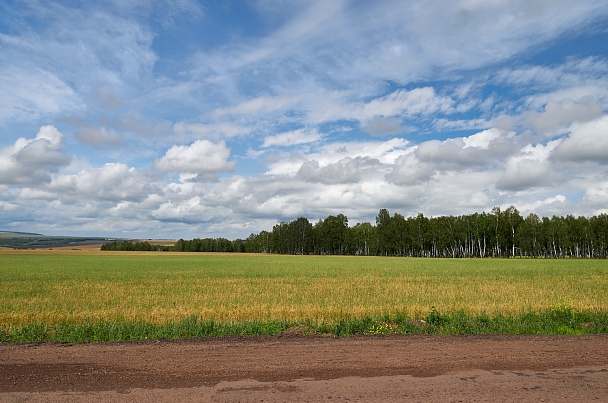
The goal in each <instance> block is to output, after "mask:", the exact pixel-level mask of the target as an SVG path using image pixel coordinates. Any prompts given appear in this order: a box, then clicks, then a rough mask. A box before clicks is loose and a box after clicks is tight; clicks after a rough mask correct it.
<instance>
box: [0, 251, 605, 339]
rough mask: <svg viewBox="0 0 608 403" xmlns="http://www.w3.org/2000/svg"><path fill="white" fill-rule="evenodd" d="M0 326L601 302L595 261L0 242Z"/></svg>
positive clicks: (600, 271) (417, 313)
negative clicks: (106, 248) (9, 245)
mask: <svg viewBox="0 0 608 403" xmlns="http://www.w3.org/2000/svg"><path fill="white" fill-rule="evenodd" d="M0 289H1V292H2V297H1V298H0V329H2V328H4V329H7V328H11V327H19V326H26V325H29V324H35V323H46V324H56V323H62V324H70V323H72V324H76V323H81V322H83V321H85V320H106V321H132V322H133V321H135V322H146V323H155V324H163V323H169V322H174V321H179V320H182V319H184V318H187V317H191V316H196V317H200V318H204V319H213V320H215V321H220V322H238V321H251V320H257V321H268V320H288V321H296V322H298V321H302V320H305V319H306V320H316V321H324V322H327V323H332V322H336V321H339V320H341V319H345V318H346V319H348V318H354V317H364V316H371V317H379V316H381V315H383V314H389V315H396V314H399V313H406V314H407V315H409V316H410V317H423V316H424V315H428V314H429V312H430V311H431V308H432V307H435V308H436V309H437V310H439V311H441V312H444V313H453V312H458V311H463V310H464V311H467V312H470V313H481V312H486V313H487V314H490V315H495V314H516V313H518V312H522V311H524V310H526V311H542V310H547V309H549V308H550V307H551V306H556V305H560V306H568V307H571V308H573V309H575V310H591V311H608V298H606V296H607V295H608V264H606V261H604V260H589V259H585V260H571V259H559V260H542V259H529V260H527V259H526V260H524V259H497V260H492V259H472V260H468V259H455V260H451V259H411V258H381V257H319V256H269V255H245V254H234V255H229V254H226V255H221V254H216V255H211V254H187V253H181V254H173V253H157V254H153V253H134V252H129V253H120V252H119V253H114V252H105V253H98V252H84V251H83V252H80V253H79V252H77V251H69V250H68V251H46V252H45V251H27V252H24V251H22V252H15V251H6V252H2V253H0Z"/></svg>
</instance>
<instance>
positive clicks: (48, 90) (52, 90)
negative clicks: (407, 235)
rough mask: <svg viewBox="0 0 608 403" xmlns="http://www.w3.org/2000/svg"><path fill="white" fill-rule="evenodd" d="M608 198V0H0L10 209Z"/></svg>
mask: <svg viewBox="0 0 608 403" xmlns="http://www.w3.org/2000/svg"><path fill="white" fill-rule="evenodd" d="M509 206H515V207H516V208H517V209H518V210H519V212H520V214H521V215H522V216H524V217H525V216H527V215H528V214H530V213H534V214H537V215H539V216H541V217H544V216H546V217H551V216H553V215H560V216H565V215H569V214H573V215H585V216H592V215H598V214H602V213H608V2H606V1H605V0H597V1H594V0H581V1H575V2H573V1H571V0H445V1H439V0H437V1H432V0H430V1H424V2H422V1H401V0H375V1H367V0H360V1H354V0H353V1H350V0H331V1H328V0H306V1H300V0H258V1H254V0H240V1H230V0H225V1H219V0H216V1H194V0H106V1H93V0H90V1H87V0H83V1H55V2H53V1H39V0H23V1H13V0H2V1H0V230H3V231H24V232H36V233H42V234H46V235H83V236H105V237H128V238H184V239H191V238H194V237H199V238H205V237H214V238H215V237H226V238H229V239H236V238H246V237H247V236H248V235H249V234H251V233H259V232H260V231H263V230H268V231H269V230H272V227H273V225H275V224H277V223H279V222H282V221H290V220H293V219H296V218H298V217H306V218H308V219H309V220H311V221H312V222H315V221H316V220H318V219H321V218H326V217H327V216H329V215H337V214H344V215H346V216H347V217H348V219H349V224H350V225H351V226H352V225H355V224H356V223H359V222H371V223H375V217H376V216H377V214H378V211H379V210H380V209H381V208H386V209H388V210H389V211H390V213H391V214H393V213H399V214H402V215H404V216H406V217H408V216H415V215H417V214H418V213H423V214H424V215H425V216H429V217H432V216H441V215H463V214H472V213H475V212H484V211H485V212H490V211H491V210H492V208H493V207H501V208H503V209H504V208H507V207H509Z"/></svg>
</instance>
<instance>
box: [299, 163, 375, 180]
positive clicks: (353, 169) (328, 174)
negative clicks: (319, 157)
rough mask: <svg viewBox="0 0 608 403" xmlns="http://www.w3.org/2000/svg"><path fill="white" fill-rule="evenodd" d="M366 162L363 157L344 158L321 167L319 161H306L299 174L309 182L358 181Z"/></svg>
mask: <svg viewBox="0 0 608 403" xmlns="http://www.w3.org/2000/svg"><path fill="white" fill-rule="evenodd" d="M365 162H366V161H365V160H363V159H361V158H357V159H353V158H344V159H342V160H340V161H338V162H335V163H332V164H329V165H326V166H324V167H321V166H320V165H319V161H316V160H312V161H306V162H305V163H304V164H302V167H301V168H300V170H299V171H298V176H299V177H300V178H302V179H304V180H305V181H307V182H319V183H324V184H326V185H331V184H337V183H356V182H359V180H360V179H361V172H360V171H361V169H362V165H363V164H364V163H365Z"/></svg>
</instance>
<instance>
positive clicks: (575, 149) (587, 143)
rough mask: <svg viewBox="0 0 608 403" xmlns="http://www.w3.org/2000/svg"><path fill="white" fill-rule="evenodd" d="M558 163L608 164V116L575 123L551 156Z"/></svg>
mask: <svg viewBox="0 0 608 403" xmlns="http://www.w3.org/2000/svg"><path fill="white" fill-rule="evenodd" d="M551 157H552V158H553V159H554V160H556V161H573V162H598V163H601V164H607V163H608V116H603V117H601V118H599V119H596V120H593V121H591V122H586V123H575V124H574V125H572V128H571V132H570V134H569V135H568V137H567V138H566V139H564V141H562V142H561V143H560V144H559V145H558V146H557V147H555V150H554V151H553V154H552V156H551Z"/></svg>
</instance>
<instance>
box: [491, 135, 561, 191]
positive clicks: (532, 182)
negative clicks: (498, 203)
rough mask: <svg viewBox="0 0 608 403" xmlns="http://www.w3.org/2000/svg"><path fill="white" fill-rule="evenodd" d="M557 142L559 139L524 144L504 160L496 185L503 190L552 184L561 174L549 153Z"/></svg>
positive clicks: (542, 186)
mask: <svg viewBox="0 0 608 403" xmlns="http://www.w3.org/2000/svg"><path fill="white" fill-rule="evenodd" d="M558 144H559V141H553V142H549V143H548V144H547V145H546V146H543V145H542V144H537V145H536V146H533V145H526V146H524V147H523V149H522V150H521V151H520V152H519V153H518V154H517V155H514V156H512V157H511V158H509V160H508V161H507V162H506V164H505V167H504V170H503V174H502V177H501V178H500V179H499V180H498V182H497V183H496V186H497V187H498V188H499V189H504V190H523V189H528V188H532V187H539V188H545V187H548V186H550V185H551V184H553V183H554V182H555V181H556V180H558V179H559V177H560V176H561V175H560V174H558V173H556V172H555V167H553V166H552V165H551V163H550V161H549V155H550V154H551V152H552V151H553V150H554V149H555V147H556V146H557V145H558Z"/></svg>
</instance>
